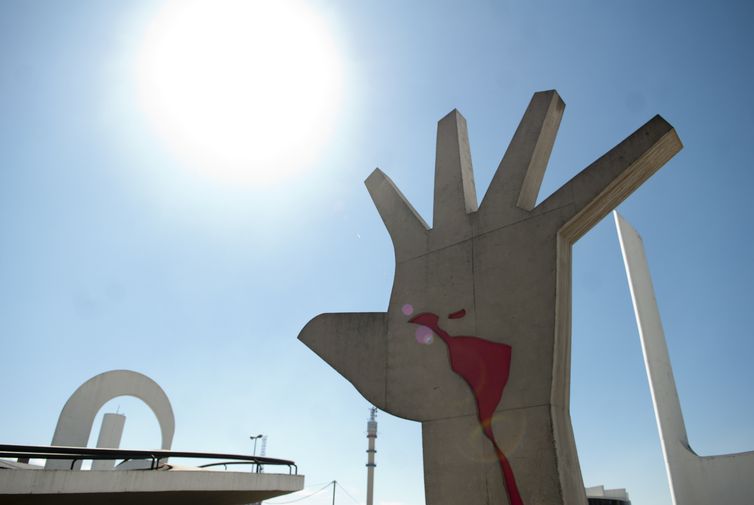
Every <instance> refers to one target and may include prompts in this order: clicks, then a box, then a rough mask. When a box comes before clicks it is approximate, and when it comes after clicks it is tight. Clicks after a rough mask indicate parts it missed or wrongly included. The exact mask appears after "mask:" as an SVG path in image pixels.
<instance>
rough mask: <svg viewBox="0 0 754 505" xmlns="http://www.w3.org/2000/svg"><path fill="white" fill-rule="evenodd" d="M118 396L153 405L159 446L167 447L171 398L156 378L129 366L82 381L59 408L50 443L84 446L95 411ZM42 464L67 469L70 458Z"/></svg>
mask: <svg viewBox="0 0 754 505" xmlns="http://www.w3.org/2000/svg"><path fill="white" fill-rule="evenodd" d="M118 396H134V397H136V398H138V399H140V400H142V401H143V402H144V403H146V404H147V406H148V407H149V408H150V409H152V412H154V415H155V416H156V417H157V421H158V423H159V424H160V432H161V434H162V445H161V447H160V448H161V449H165V450H169V449H170V447H171V445H172V443H173V434H174V433H175V417H174V416H173V408H172V407H171V406H170V400H169V399H168V397H167V395H166V394H165V392H164V391H163V390H162V388H161V387H160V386H159V385H158V384H157V383H156V382H155V381H153V380H152V379H150V378H149V377H147V376H146V375H143V374H140V373H138V372H133V371H131V370H112V371H110V372H105V373H101V374H99V375H96V376H94V377H92V378H91V379H89V380H88V381H86V382H85V383H83V384H82V385H81V386H80V387H79V388H78V389H77V390H76V391H75V392H74V393H73V395H71V397H70V398H69V399H68V401H67V402H66V403H65V406H64V407H63V410H62V411H61V412H60V417H58V424H57V426H56V427H55V434H54V435H53V437H52V445H57V446H73V447H85V446H86V444H87V442H88V441H89V435H90V433H91V431H92V425H93V424H94V417H95V416H96V415H97V412H99V410H100V409H101V408H102V406H103V405H104V404H105V403H107V402H108V401H110V400H112V399H113V398H117V397H118ZM45 468H46V469H48V470H50V469H52V470H56V469H61V470H62V469H70V468H71V460H47V463H46V464H45ZM75 468H76V469H77V470H78V469H80V468H81V462H80V461H79V462H76V465H75Z"/></svg>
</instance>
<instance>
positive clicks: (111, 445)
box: [92, 414, 126, 470]
mask: <svg viewBox="0 0 754 505" xmlns="http://www.w3.org/2000/svg"><path fill="white" fill-rule="evenodd" d="M125 424H126V416H124V415H123V414H105V415H104V417H102V426H101V427H100V429H99V436H98V437H97V447H98V448H102V449H117V448H119V447H120V439H121V437H122V436H123V426H125ZM114 466H115V460H113V459H95V460H94V461H93V462H92V470H112V469H113V467H114Z"/></svg>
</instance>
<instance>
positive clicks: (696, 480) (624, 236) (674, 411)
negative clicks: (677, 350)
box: [613, 212, 754, 505]
mask: <svg viewBox="0 0 754 505" xmlns="http://www.w3.org/2000/svg"><path fill="white" fill-rule="evenodd" d="M613 215H614V216H615V226H616V229H617V231H618V238H619V239H620V245H621V250H622V252H623V261H624V263H625V265H626V276H627V277H628V285H629V288H630V290H631V300H632V301H633V305H634V313H635V314H636V325H637V327H638V329H639V337H640V339H641V348H642V352H643V353H644V366H645V367H646V370H647V377H648V379H649V389H650V391H651V393H652V403H653V405H654V409H655V417H656V418H657V428H658V431H659V433H660V443H661V444H662V453H663V456H664V457H665V466H666V469H667V472H668V482H669V484H670V492H671V496H672V497H673V504H674V505H707V504H710V503H715V504H720V505H738V504H741V503H752V499H753V498H754V451H749V452H740V453H736V454H721V455H715V456H699V455H697V454H696V453H695V452H694V450H693V449H692V448H691V445H690V444H689V439H688V435H687V434H686V425H685V422H684V420H683V411H682V410H681V402H680V399H679V397H678V390H677V389H676V386H675V378H674V375H673V367H672V366H671V363H670V353H669V352H668V346H667V343H666V342H665V331H664V330H663V328H662V321H661V319H660V310H659V309H658V307H657V300H656V298H655V293H654V287H653V286H652V277H651V276H650V274H649V263H648V262H647V257H646V254H645V253H644V244H643V243H642V240H641V237H640V236H639V234H638V233H637V232H636V230H635V229H634V228H633V227H632V226H631V225H630V224H629V223H628V221H626V220H625V219H623V218H622V217H621V216H620V214H618V213H617V212H614V213H613ZM715 342H717V343H718V344H720V343H721V342H722V337H720V336H716V339H715ZM720 345H722V344H720Z"/></svg>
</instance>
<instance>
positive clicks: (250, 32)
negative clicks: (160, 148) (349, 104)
mask: <svg viewBox="0 0 754 505" xmlns="http://www.w3.org/2000/svg"><path fill="white" fill-rule="evenodd" d="M139 91H140V94H141V99H142V103H143V106H144V108H145V111H146V113H147V115H148V116H149V118H150V120H151V122H152V124H153V125H154V127H155V128H156V130H157V131H158V133H159V134H160V136H161V137H162V138H164V139H165V140H166V141H167V142H168V144H169V145H170V147H171V149H172V150H173V151H174V152H175V153H176V155H178V156H179V157H180V158H181V159H183V160H184V161H187V162H189V164H190V165H191V166H192V167H194V168H196V169H198V170H200V171H201V172H202V173H205V174H209V175H212V176H215V177H218V178H220V179H224V180H228V181H232V182H258V181H269V180H272V179H281V178H285V177H286V176H289V175H291V174H294V173H297V172H299V171H301V170H303V169H304V167H305V165H306V164H307V162H311V160H312V159H313V158H314V156H315V155H316V153H317V151H318V149H319V148H321V147H322V144H323V143H324V142H325V141H326V140H327V136H328V134H329V133H330V131H331V130H332V128H333V123H334V119H335V115H336V112H337V108H338V107H337V105H338V102H339V97H340V94H341V68H340V62H339V58H338V54H337V51H336V47H335V44H334V41H333V40H332V38H331V36H330V33H329V31H328V30H327V29H326V26H325V24H324V23H323V21H322V19H320V18H319V17H318V16H317V15H315V14H314V13H313V12H311V11H310V10H309V9H308V8H306V7H305V6H304V5H301V4H299V3H297V2H295V1H293V0H291V1H289V0H270V1H261V0H258V1H255V0H250V1H243V0H213V1H206V0H192V1H174V2H168V3H167V4H166V5H165V7H164V8H162V9H161V10H160V11H159V12H158V14H157V16H156V17H155V19H154V21H153V23H152V24H151V25H150V27H149V29H148V33H147V37H146V39H145V44H144V46H143V49H142V56H141V57H140V69H139Z"/></svg>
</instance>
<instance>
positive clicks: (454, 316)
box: [448, 309, 466, 319]
mask: <svg viewBox="0 0 754 505" xmlns="http://www.w3.org/2000/svg"><path fill="white" fill-rule="evenodd" d="M465 315H466V309H461V310H457V311H455V312H451V313H450V314H448V319H461V318H462V317H463V316H465Z"/></svg>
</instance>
